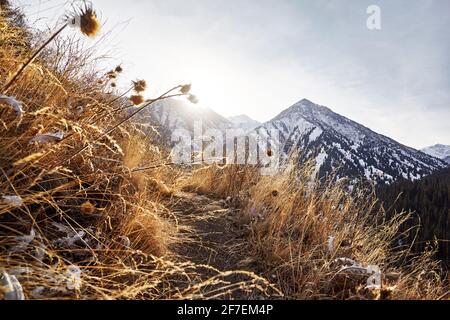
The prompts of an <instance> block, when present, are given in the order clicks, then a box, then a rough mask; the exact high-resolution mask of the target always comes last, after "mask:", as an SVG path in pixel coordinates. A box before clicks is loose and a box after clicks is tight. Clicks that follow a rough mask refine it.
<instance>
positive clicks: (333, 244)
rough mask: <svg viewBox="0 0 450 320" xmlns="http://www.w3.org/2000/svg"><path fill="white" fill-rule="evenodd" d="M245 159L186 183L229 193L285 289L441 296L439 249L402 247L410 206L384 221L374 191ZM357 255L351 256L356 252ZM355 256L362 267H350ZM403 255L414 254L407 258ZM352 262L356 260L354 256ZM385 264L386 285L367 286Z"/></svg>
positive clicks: (340, 295) (311, 294)
mask: <svg viewBox="0 0 450 320" xmlns="http://www.w3.org/2000/svg"><path fill="white" fill-rule="evenodd" d="M256 170H257V169H256V168H252V167H245V166H234V165H230V166H226V167H224V168H223V167H222V168H220V167H217V166H216V165H214V166H209V167H205V168H201V169H199V170H198V171H196V172H195V173H194V174H193V176H192V179H191V180H189V181H187V182H185V188H188V189H190V190H192V189H194V190H197V191H199V192H204V193H207V194H212V195H215V196H216V197H219V198H227V197H231V198H229V201H230V203H232V205H234V206H236V207H237V209H240V213H239V214H238V216H237V217H236V218H237V220H238V221H239V224H240V225H241V226H242V227H244V228H248V229H249V231H248V233H247V238H248V241H250V242H251V246H252V248H253V249H254V250H253V252H251V253H250V257H249V259H250V260H252V261H256V262H257V263H259V264H262V265H263V266H264V267H265V269H266V270H268V271H267V274H268V275H269V276H271V277H272V280H276V284H278V287H279V288H280V289H281V290H282V291H283V293H284V295H285V296H286V297H290V298H294V299H442V298H445V297H446V294H448V290H449V286H448V283H446V282H445V281H444V280H443V274H442V272H441V270H440V269H439V264H438V263H437V262H436V261H434V260H433V259H432V255H433V252H432V251H430V252H426V253H424V254H422V255H419V256H413V255H412V254H411V252H410V251H409V250H408V248H395V243H396V242H395V239H397V238H396V237H397V236H398V230H399V226H400V225H401V224H402V223H403V222H404V221H406V220H407V219H408V214H406V213H404V214H401V215H399V216H397V217H396V218H394V219H393V220H391V221H384V222H379V221H380V220H382V219H374V217H382V216H383V212H380V211H378V209H376V208H378V206H377V205H376V200H375V198H374V197H373V196H370V195H369V196H367V193H364V192H362V191H361V192H360V193H356V194H355V193H352V194H350V192H349V191H348V189H347V188H346V187H345V182H341V183H336V182H334V181H332V180H330V181H329V182H328V183H325V184H323V185H316V184H311V170H309V169H308V168H307V167H305V168H304V169H300V170H299V169H296V168H294V167H293V168H291V169H288V170H286V172H284V173H283V174H280V175H277V176H270V177H265V176H260V175H258V174H257V171H256ZM349 259H350V260H349ZM349 261H354V262H357V263H358V265H360V268H359V270H357V269H358V268H353V269H355V270H352V268H349V269H347V271H348V272H347V271H345V272H344V269H343V268H344V267H346V265H347V266H348V263H349ZM404 261H410V263H408V264H405V263H404ZM350 264H352V263H350ZM371 265H374V266H378V267H379V268H380V269H381V278H382V285H381V288H373V289H372V288H366V286H367V280H368V277H369V275H367V274H362V275H361V274H360V273H359V272H358V271H361V270H364V268H367V267H368V266H371Z"/></svg>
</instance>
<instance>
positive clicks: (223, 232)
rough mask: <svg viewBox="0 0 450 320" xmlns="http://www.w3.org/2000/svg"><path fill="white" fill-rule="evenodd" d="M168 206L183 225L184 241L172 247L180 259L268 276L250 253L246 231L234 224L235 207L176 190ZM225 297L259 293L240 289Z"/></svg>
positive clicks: (256, 294) (221, 268) (222, 201)
mask: <svg viewBox="0 0 450 320" xmlns="http://www.w3.org/2000/svg"><path fill="white" fill-rule="evenodd" d="M170 209H171V210H172V212H173V213H174V214H175V215H176V216H177V218H178V220H179V224H180V225H182V226H183V227H184V228H182V231H181V232H183V233H184V235H183V236H184V237H183V238H185V239H186V241H185V242H183V243H179V244H177V245H176V247H175V252H176V253H177V255H178V256H179V258H180V259H182V260H184V261H189V262H193V263H195V264H198V265H208V266H211V267H213V268H215V269H217V270H219V271H221V272H227V271H244V272H251V273H254V274H256V275H258V276H260V277H262V278H265V279H267V276H268V275H267V274H265V272H264V270H263V269H262V268H261V266H259V265H258V264H257V263H256V262H255V261H253V260H252V259H251V257H250V255H249V252H251V248H250V244H249V243H248V241H247V240H246V233H247V232H249V231H248V229H246V228H245V227H240V226H239V224H238V223H237V220H236V219H237V214H238V209H234V208H229V207H228V206H227V205H226V203H225V201H224V200H214V199H211V198H209V197H207V196H204V195H198V194H194V193H187V192H178V193H176V194H175V196H174V197H173V199H172V201H171V205H170ZM203 272H204V274H203V275H201V276H202V278H204V279H206V278H208V277H209V276H211V274H210V272H209V271H208V269H204V271H203ZM241 278H242V276H234V277H232V278H231V279H230V281H235V282H236V281H241ZM269 278H270V276H269ZM267 281H269V280H267ZM228 298H246V299H249V298H250V299H252V298H253V299H259V298H261V295H260V294H259V293H256V291H255V292H253V293H246V294H243V293H242V292H240V293H234V294H232V295H231V296H228ZM266 298H267V297H266Z"/></svg>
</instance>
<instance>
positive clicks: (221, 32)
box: [17, 0, 450, 148]
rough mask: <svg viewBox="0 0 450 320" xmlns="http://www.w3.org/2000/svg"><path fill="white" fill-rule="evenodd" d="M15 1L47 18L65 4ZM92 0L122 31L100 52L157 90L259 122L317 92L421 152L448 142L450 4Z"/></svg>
mask: <svg viewBox="0 0 450 320" xmlns="http://www.w3.org/2000/svg"><path fill="white" fill-rule="evenodd" d="M17 2H18V3H20V4H22V5H23V6H24V9H25V11H26V12H28V13H30V14H32V15H31V16H30V21H31V22H33V21H36V19H40V20H39V23H38V24H37V25H39V26H42V25H43V24H45V23H48V24H54V22H55V19H56V18H57V17H58V16H59V15H60V14H62V13H64V3H65V2H67V1H63V0H18V1H17ZM93 2H94V6H95V8H96V9H97V11H99V14H100V16H101V18H102V20H103V21H105V22H106V23H105V28H104V30H112V33H111V36H110V37H109V39H110V40H109V41H107V42H104V43H103V44H102V48H101V50H110V51H109V52H110V53H111V54H112V56H113V57H114V58H115V60H113V61H111V64H113V63H115V62H123V65H124V67H125V70H126V75H125V76H126V79H127V80H130V79H134V78H136V77H141V78H145V79H147V81H148V82H149V83H150V84H151V87H150V91H149V94H150V95H155V94H157V93H158V92H161V91H162V90H164V89H166V88H168V87H170V86H172V85H174V84H178V83H184V82H192V83H193V86H194V87H193V88H194V91H195V92H196V93H197V94H198V96H199V98H200V100H201V102H202V104H203V105H206V106H209V107H211V108H213V109H215V110H216V111H217V112H219V113H221V114H224V115H226V116H230V115H235V114H242V113H245V114H248V115H249V116H251V117H253V118H255V119H257V120H259V121H266V120H269V119H270V118H272V117H274V116H276V115H277V114H278V113H279V112H281V111H282V110H283V109H285V108H287V107H289V106H290V105H292V104H293V103H295V102H296V101H298V100H300V99H302V98H308V99H310V100H312V101H314V102H316V103H319V104H322V105H326V106H329V107H330V108H332V109H333V110H334V111H336V112H338V113H340V114H342V115H345V116H347V117H349V118H351V119H353V120H355V121H358V122H360V123H362V124H364V125H366V126H368V127H369V128H371V129H373V130H374V131H377V132H380V133H382V134H385V135H387V136H390V137H392V138H394V139H396V140H398V141H400V142H402V143H404V144H407V145H410V146H413V147H416V148H421V147H424V146H427V145H431V144H435V143H444V144H450V32H449V30H450V15H449V14H448V13H449V12H450V1H447V0H409V1H407V0H384V1H377V0H370V1H366V0H329V1H327V0H314V1H301V0H245V1H244V0H129V1H111V0H94V1H93ZM371 4H375V5H378V6H379V7H380V8H381V18H382V30H380V31H370V30H368V29H367V27H366V20H367V17H368V15H367V13H366V9H367V7H368V6H369V5H371Z"/></svg>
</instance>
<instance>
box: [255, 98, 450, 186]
mask: <svg viewBox="0 0 450 320" xmlns="http://www.w3.org/2000/svg"><path fill="white" fill-rule="evenodd" d="M271 129H277V130H279V135H280V146H281V147H280V149H281V150H282V154H283V155H284V157H287V156H288V155H290V154H292V153H296V152H298V153H300V161H305V160H308V159H313V160H314V161H315V164H316V174H317V175H318V176H319V177H324V176H326V175H328V174H331V173H332V172H335V173H336V174H337V176H338V178H339V177H351V178H359V177H365V178H366V179H367V180H369V181H372V182H376V183H388V184H389V183H392V182H394V181H396V180H399V179H408V180H418V179H420V178H422V177H424V176H427V175H429V174H431V173H433V172H435V171H436V170H439V169H442V168H444V167H445V166H446V164H445V163H444V162H443V161H441V160H439V159H436V158H434V157H431V156H429V155H426V154H424V153H422V152H420V151H417V150H415V149H413V148H410V147H406V146H404V145H402V144H400V143H398V142H396V141H394V140H392V139H390V138H388V137H385V136H383V135H381V134H378V133H376V132H373V131H372V130H370V129H368V128H366V127H364V126H362V125H361V124H359V123H356V122H354V121H352V120H350V119H347V118H346V117H343V116H341V115H339V114H337V113H335V112H333V111H332V110H330V109H329V108H327V107H324V106H320V105H317V104H315V103H313V102H311V101H309V100H306V99H304V100H301V101H299V102H298V103H296V104H294V105H293V106H292V107H290V108H288V109H287V110H285V111H283V112H282V113H280V114H279V115H278V116H277V117H275V118H274V119H272V120H270V121H269V122H267V123H265V124H264V125H262V126H261V127H259V128H257V129H256V132H259V133H260V134H269V130H271Z"/></svg>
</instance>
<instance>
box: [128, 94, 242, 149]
mask: <svg viewBox="0 0 450 320" xmlns="http://www.w3.org/2000/svg"><path fill="white" fill-rule="evenodd" d="M136 121H137V122H139V123H141V124H144V125H145V126H147V127H148V130H147V132H148V133H149V134H152V133H157V134H158V137H159V138H160V139H161V140H162V142H164V143H166V144H171V136H172V133H173V132H174V131H175V130H180V129H181V130H185V131H186V132H189V133H190V134H191V135H192V134H193V132H194V125H195V123H196V122H197V123H199V122H200V121H201V123H202V127H203V130H206V129H209V128H213V129H220V130H225V129H227V128H230V127H232V126H233V123H232V122H231V121H229V120H228V119H227V118H225V117H223V116H221V115H220V114H218V113H217V112H215V111H214V110H212V109H210V108H205V107H201V106H198V105H194V104H192V103H190V102H187V101H185V100H179V99H173V98H171V99H165V100H162V101H160V102H158V103H155V104H154V105H152V106H151V107H149V108H147V109H145V110H144V111H143V112H142V113H141V114H139V117H137V120H136Z"/></svg>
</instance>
